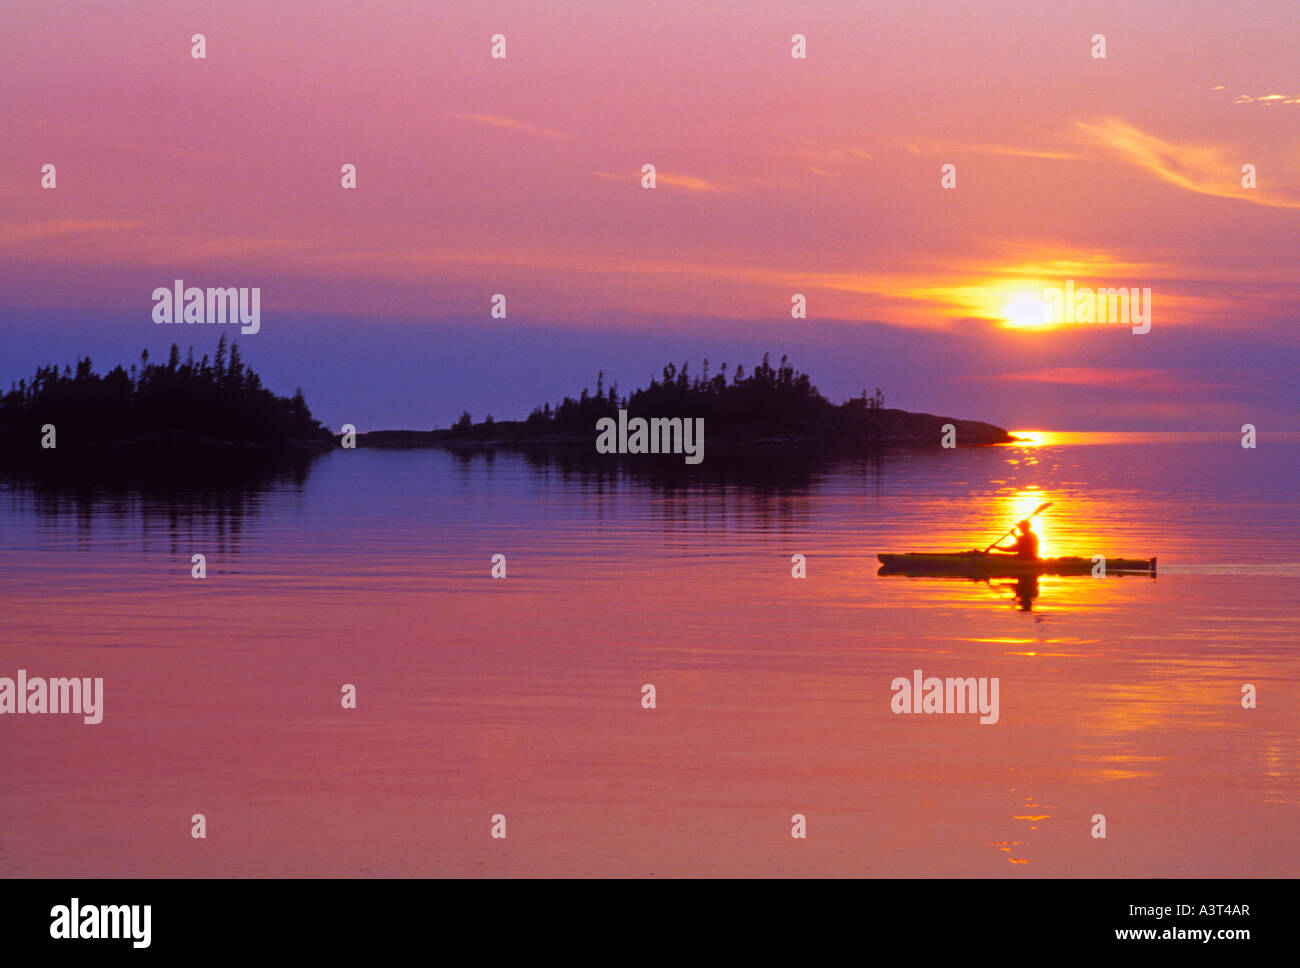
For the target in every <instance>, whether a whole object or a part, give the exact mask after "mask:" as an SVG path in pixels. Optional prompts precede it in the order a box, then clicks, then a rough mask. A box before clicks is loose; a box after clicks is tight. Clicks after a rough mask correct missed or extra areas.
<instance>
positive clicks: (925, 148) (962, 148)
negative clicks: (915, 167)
mask: <svg viewBox="0 0 1300 968" xmlns="http://www.w3.org/2000/svg"><path fill="white" fill-rule="evenodd" d="M895 147H898V148H902V149H903V150H904V151H907V152H909V153H911V154H914V155H933V154H938V153H940V152H943V153H946V154H953V153H960V154H968V155H970V154H974V155H1004V156H1006V157H1011V158H1045V159H1048V160H1050V161H1082V160H1084V156H1083V155H1080V154H1076V153H1074V152H1070V151H1065V150H1063V149H1059V148H1027V147H1024V146H1021V145H997V144H988V145H985V144H971V143H962V142H955V141H948V142H940V141H927V142H915V141H905V142H896V143H895Z"/></svg>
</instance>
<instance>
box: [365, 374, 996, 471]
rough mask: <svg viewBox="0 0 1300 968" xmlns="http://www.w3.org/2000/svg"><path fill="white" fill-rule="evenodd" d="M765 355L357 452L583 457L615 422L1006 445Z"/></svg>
mask: <svg viewBox="0 0 1300 968" xmlns="http://www.w3.org/2000/svg"><path fill="white" fill-rule="evenodd" d="M769 359H770V354H764V356H763V359H762V362H760V363H759V364H758V365H757V366H755V367H754V369H753V370H752V371H750V372H748V373H746V372H745V368H744V366H743V365H738V366H736V368H735V369H734V370H733V371H732V372H731V374H730V375H728V373H727V365H726V364H725V363H724V364H723V365H722V366H721V367H719V368H718V370H717V371H716V372H714V373H713V374H712V375H710V372H709V361H708V360H705V361H704V362H703V366H702V367H701V368H700V371H699V373H698V374H697V375H694V376H692V375H691V373H690V369H689V364H687V363H683V364H682V365H681V367H680V368H678V367H677V366H676V365H675V364H672V363H669V364H668V365H667V366H665V367H664V368H663V371H662V374H661V377H662V378H657V377H652V378H651V380H650V383H649V385H648V386H646V387H644V388H642V389H638V390H634V391H632V392H631V393H628V394H624V395H622V396H620V394H619V390H618V385H617V384H616V383H615V384H611V385H609V386H606V385H605V381H604V374H603V373H601V374H599V375H598V376H597V377H596V387H595V390H594V392H593V391H592V389H591V388H590V387H585V388H583V390H582V392H581V393H580V394H579V395H578V396H577V397H572V396H566V397H564V398H563V399H562V400H560V401H559V402H557V403H556V404H555V405H554V406H552V405H551V404H550V403H544V404H541V405H539V406H538V407H536V408H535V409H534V410H533V412H532V413H530V414H529V415H528V417H527V419H525V420H494V419H493V418H492V417H491V415H488V416H486V418H485V419H484V420H482V421H480V422H477V423H476V422H474V420H473V418H472V417H471V415H470V414H469V413H468V412H465V413H462V414H461V416H460V419H459V420H457V421H456V422H455V423H454V424H453V425H452V426H451V427H450V428H446V429H441V430H439V429H434V430H429V431H414V430H383V431H373V432H371V433H365V434H358V435H357V444H358V446H371V447H420V446H441V447H448V448H451V449H481V448H494V447H502V448H517V449H539V448H540V449H545V448H565V447H570V448H572V447H581V448H586V449H588V450H590V449H591V448H592V446H593V442H594V440H595V436H596V435H595V428H596V424H597V422H598V421H600V420H602V419H604V418H609V419H615V418H617V417H618V413H619V411H620V410H623V411H626V412H627V413H628V414H629V415H631V416H633V417H638V416H639V417H646V418H649V417H682V418H695V417H699V418H703V420H704V422H705V426H706V428H707V433H708V438H709V447H710V449H717V448H722V449H723V450H724V451H727V450H730V451H736V450H742V449H743V450H747V451H754V450H795V451H810V452H817V453H835V452H848V451H863V450H870V449H874V448H881V447H886V446H908V445H917V446H931V447H938V446H939V444H940V439H941V437H942V436H943V427H944V425H945V424H952V425H953V427H954V428H955V430H956V433H955V438H956V443H957V445H958V446H967V445H988V444H1002V443H1009V442H1010V441H1012V440H1014V438H1013V437H1012V435H1011V434H1009V433H1008V432H1007V431H1005V430H1003V429H1002V428H1001V427H995V426H993V425H992V424H988V423H983V422H980V421H976V420H961V419H957V418H955V417H941V416H935V415H933V414H928V413H911V412H908V411H906V410H890V409H886V407H885V405H884V394H883V393H882V392H881V391H880V389H879V388H877V389H876V390H875V392H874V393H872V394H870V395H868V393H867V391H866V390H863V391H862V395H861V396H859V397H854V398H852V399H850V400H846V401H844V402H843V403H838V404H837V403H833V402H832V401H830V400H828V399H827V398H826V397H825V396H823V395H822V394H821V393H820V392H819V391H818V389H817V388H816V387H815V386H814V385H813V383H812V380H811V378H810V377H809V376H808V374H807V373H801V372H799V371H797V370H796V369H795V368H794V367H793V366H791V365H790V362H789V360H788V358H787V357H784V356H783V357H781V361H780V363H779V365H777V366H775V367H773V366H772V365H771V363H770V362H769Z"/></svg>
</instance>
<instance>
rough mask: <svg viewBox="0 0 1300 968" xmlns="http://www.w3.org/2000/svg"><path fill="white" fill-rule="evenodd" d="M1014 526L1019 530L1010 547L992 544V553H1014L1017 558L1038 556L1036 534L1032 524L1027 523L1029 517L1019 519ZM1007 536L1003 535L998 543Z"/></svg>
mask: <svg viewBox="0 0 1300 968" xmlns="http://www.w3.org/2000/svg"><path fill="white" fill-rule="evenodd" d="M1016 527H1017V528H1018V529H1019V530H1020V534H1019V536H1018V537H1017V538H1016V543H1015V544H1014V545H1012V546H1011V547H1010V548H999V547H998V546H997V545H994V546H993V547H992V548H991V549H989V550H990V551H992V552H993V553H994V554H1001V555H1015V556H1016V557H1017V558H1037V557H1038V535H1036V534H1034V526H1033V525H1032V524H1030V523H1029V519H1028V518H1026V519H1025V520H1023V521H1021V522H1020V523H1019V524H1017V525H1016ZM1007 537H1009V536H1003V537H1002V539H1001V540H999V541H998V544H1001V543H1002V542H1003V541H1006V540H1007Z"/></svg>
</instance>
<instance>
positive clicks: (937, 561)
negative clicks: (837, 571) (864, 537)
mask: <svg viewBox="0 0 1300 968" xmlns="http://www.w3.org/2000/svg"><path fill="white" fill-rule="evenodd" d="M876 557H877V558H879V559H880V563H881V565H883V567H882V568H881V569H880V574H882V575H954V576H960V577H969V578H1019V577H1022V576H1026V575H1091V574H1092V570H1093V562H1092V559H1091V558H1016V557H1014V556H1012V555H992V554H986V553H985V552H983V551H974V550H972V551H958V552H953V553H948V554H945V553H943V552H925V551H923V552H909V553H907V554H904V555H876ZM1155 573H1156V560H1155V559H1154V558H1107V559H1106V574H1108V575H1114V574H1149V575H1153V576H1154V575H1155Z"/></svg>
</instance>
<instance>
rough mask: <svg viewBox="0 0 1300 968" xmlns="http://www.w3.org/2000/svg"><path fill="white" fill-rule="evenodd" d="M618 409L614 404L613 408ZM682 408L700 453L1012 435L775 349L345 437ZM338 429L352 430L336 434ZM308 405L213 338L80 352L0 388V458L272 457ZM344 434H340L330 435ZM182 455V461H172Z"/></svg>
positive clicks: (376, 439) (586, 421)
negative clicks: (642, 380)
mask: <svg viewBox="0 0 1300 968" xmlns="http://www.w3.org/2000/svg"><path fill="white" fill-rule="evenodd" d="M620 412H622V413H621V414H620ZM620 417H622V418H629V417H630V418H633V419H634V418H638V417H643V418H682V419H685V420H695V419H696V418H698V419H700V420H703V425H702V427H703V428H706V431H705V432H706V433H707V437H708V448H709V453H712V454H715V455H719V456H726V455H729V454H730V455H758V454H763V453H769V452H773V451H780V452H787V453H808V454H811V455H831V454H837V453H853V452H859V453H860V452H869V451H872V450H878V449H881V448H885V447H894V446H924V447H938V446H939V445H940V440H941V438H942V437H943V435H944V427H945V425H948V424H951V425H952V426H953V428H954V430H955V434H954V435H953V436H954V438H955V439H954V443H955V444H956V445H957V446H970V445H987V444H999V443H1007V442H1010V441H1012V440H1013V439H1014V438H1013V437H1012V436H1011V435H1010V434H1009V433H1007V431H1005V430H1003V429H1002V428H1001V427H995V426H993V425H992V424H987V423H982V422H980V421H974V420H961V419H958V418H954V417H942V416H935V415H933V414H927V413H910V412H908V411H905V410H891V409H887V408H886V407H885V405H884V395H883V393H881V391H880V390H879V389H877V390H876V391H875V392H874V393H871V394H868V393H867V391H866V390H863V391H862V394H861V396H858V397H854V398H852V399H849V400H845V401H843V402H841V403H833V402H832V401H830V400H828V399H827V398H826V397H825V396H823V395H822V394H821V393H820V392H819V391H818V389H817V388H816V387H815V386H814V385H813V383H812V380H811V378H810V377H809V376H808V374H807V373H802V372H799V371H798V370H796V369H795V368H794V367H793V366H791V365H790V363H789V361H788V359H787V358H786V357H784V356H783V357H782V358H781V361H780V363H779V364H778V365H777V366H775V367H774V366H772V365H771V363H770V362H769V356H767V355H764V357H763V359H762V361H761V362H760V363H759V364H758V365H757V366H755V367H754V368H753V370H751V371H749V372H746V371H745V368H744V366H737V367H735V369H734V370H733V371H731V372H730V373H728V367H727V365H726V364H723V365H722V366H721V367H719V368H718V369H717V371H716V372H712V373H710V369H709V363H708V360H705V361H704V363H703V366H702V367H701V368H700V370H699V372H698V373H696V374H692V373H691V371H690V366H689V364H687V363H683V364H682V365H681V367H680V368H679V367H677V366H676V365H675V364H672V363H670V364H668V365H667V366H665V367H664V368H663V370H662V373H661V375H660V376H659V377H652V378H651V379H650V381H649V385H648V386H645V387H642V388H640V389H636V390H633V391H632V392H630V393H624V394H620V393H619V388H618V385H617V384H616V383H615V384H610V385H608V386H607V385H606V383H605V377H604V374H603V372H602V373H600V374H598V375H597V377H596V386H595V389H594V391H593V390H592V389H591V388H590V387H586V388H583V390H582V391H581V392H580V393H579V394H578V395H577V396H576V397H574V396H565V397H564V398H563V399H561V400H559V401H558V402H556V403H555V404H554V405H552V404H551V403H549V402H547V403H543V404H541V405H539V406H537V407H536V408H534V410H533V411H532V413H530V414H529V415H528V417H527V418H526V419H524V420H501V421H498V420H494V419H493V418H492V417H491V416H490V415H489V416H487V417H486V418H485V419H484V420H482V421H479V422H475V421H474V420H473V418H472V417H471V415H470V414H469V413H468V412H464V413H462V414H461V416H460V419H459V420H457V421H456V422H455V424H453V426H451V427H449V428H445V429H433V430H424V431H419V430H383V431H372V432H370V433H361V434H356V435H355V443H356V445H357V446H359V447H367V446H368V447H445V448H449V449H452V450H461V451H466V450H485V449H487V450H490V449H495V448H507V449H518V450H525V451H530V452H532V453H534V454H542V455H544V454H546V453H561V454H564V455H566V459H567V457H568V456H569V455H573V454H578V453H585V454H594V453H595V451H596V449H597V448H596V447H595V444H596V436H597V435H596V428H597V425H598V423H599V422H601V421H602V420H610V421H613V420H616V419H619V418H620ZM349 436H351V435H349ZM340 442H341V441H340V435H339V434H334V433H331V431H330V430H328V429H327V428H326V427H324V426H323V425H322V424H321V423H320V422H319V421H317V420H316V419H315V418H314V417H313V416H312V414H311V410H310V409H309V408H308V406H307V403H306V400H305V399H304V397H303V394H302V391H301V390H298V391H297V392H296V393H295V394H294V395H293V396H292V397H282V396H278V395H276V394H275V393H273V392H271V391H270V390H268V389H267V388H266V387H265V386H263V385H262V380H261V378H260V377H259V376H258V375H257V374H256V373H255V372H253V371H252V370H251V369H249V368H248V367H247V366H246V365H245V364H244V362H243V360H242V359H241V358H240V354H239V346H238V344H237V343H236V344H231V345H229V346H228V345H227V343H226V340H225V338H224V337H222V339H221V340H220V341H219V342H218V344H217V349H216V354H215V356H214V357H213V358H212V359H209V358H208V357H207V356H206V355H205V356H203V357H202V358H201V359H198V360H196V359H195V358H194V352H193V350H192V349H191V350H190V351H189V353H188V354H187V355H186V356H185V357H184V358H182V357H181V351H180V348H179V347H178V346H176V345H173V346H172V347H171V352H170V354H169V356H168V358H167V360H166V362H156V361H153V360H150V358H149V353H148V351H147V350H146V351H145V352H144V353H143V354H141V357H140V362H139V364H138V365H132V366H131V367H130V368H129V369H128V368H124V367H122V366H121V365H118V366H115V367H114V368H113V369H111V370H109V371H108V372H107V373H104V374H102V375H101V374H97V373H96V372H95V370H94V365H93V364H92V362H91V360H90V359H88V358H78V359H77V361H76V364H75V367H74V366H72V365H68V366H65V367H64V368H63V370H62V371H60V370H59V368H58V367H57V366H54V365H49V366H45V367H41V368H39V369H38V370H37V371H36V374H35V375H34V376H33V377H32V378H31V379H30V380H20V381H19V382H17V383H16V384H14V386H13V387H12V388H11V389H10V390H9V392H8V393H6V394H4V395H3V396H0V465H11V466H18V465H22V464H24V463H29V464H30V463H31V462H32V461H33V460H35V459H36V458H40V460H39V463H40V464H42V465H49V464H51V463H53V464H63V465H70V466H76V467H81V468H82V469H83V470H84V469H85V467H86V466H87V465H88V463H89V464H90V465H95V466H98V465H101V464H110V463H113V462H118V463H130V464H132V465H133V466H136V467H139V466H142V465H145V464H148V463H149V462H151V461H152V462H155V463H166V464H168V465H169V466H172V467H173V469H175V470H178V471H179V470H180V469H181V467H182V466H183V464H184V462H185V461H193V460H199V459H202V458H210V457H214V456H215V457H216V458H218V459H221V460H227V459H230V458H231V457H232V456H236V455H238V456H249V455H251V456H254V457H258V458H259V459H271V458H275V457H276V456H277V455H282V454H287V453H290V452H301V451H304V450H321V449H325V448H329V447H331V446H338V445H339V443H340ZM343 442H344V443H345V446H346V445H350V444H351V441H350V440H347V441H343ZM179 458H184V460H179Z"/></svg>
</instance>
